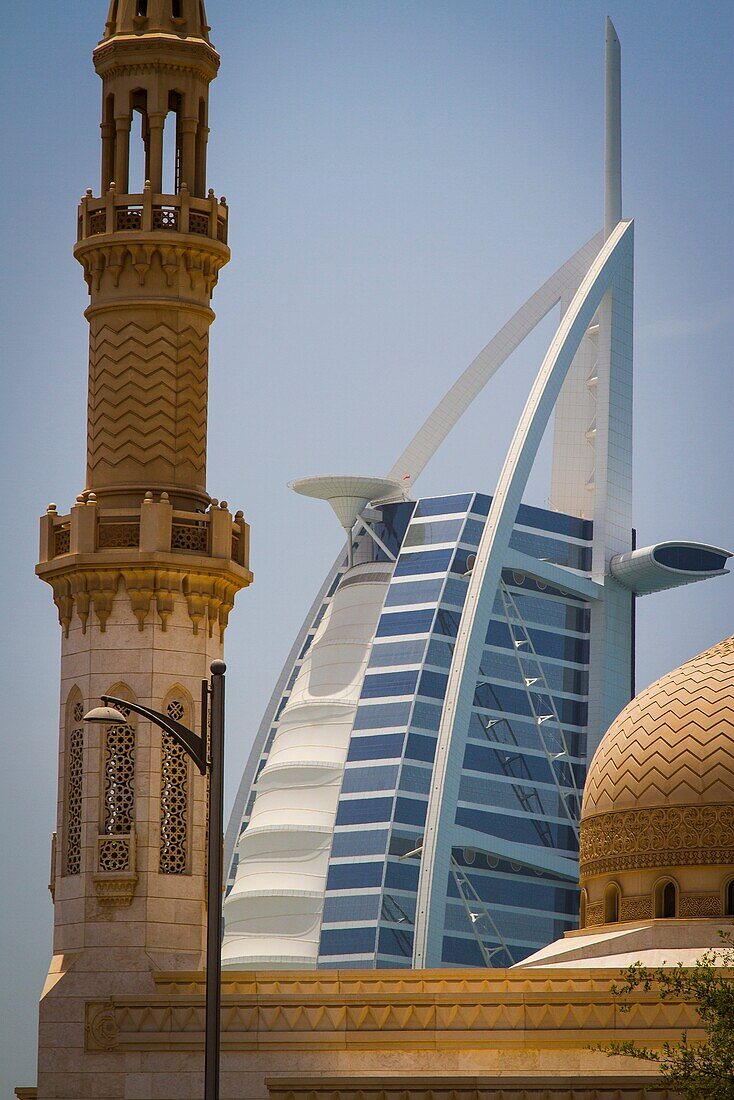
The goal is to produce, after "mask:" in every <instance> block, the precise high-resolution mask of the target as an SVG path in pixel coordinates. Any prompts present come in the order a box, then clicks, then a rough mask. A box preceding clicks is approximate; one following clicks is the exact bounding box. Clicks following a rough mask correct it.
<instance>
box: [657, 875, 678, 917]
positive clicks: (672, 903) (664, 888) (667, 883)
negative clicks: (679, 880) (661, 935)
mask: <svg viewBox="0 0 734 1100" xmlns="http://www.w3.org/2000/svg"><path fill="white" fill-rule="evenodd" d="M655 916H656V917H668V918H670V917H677V916H678V890H677V887H676V885H675V883H674V882H673V880H672V879H663V881H662V882H659V883H658V884H657V886H656V887H655Z"/></svg>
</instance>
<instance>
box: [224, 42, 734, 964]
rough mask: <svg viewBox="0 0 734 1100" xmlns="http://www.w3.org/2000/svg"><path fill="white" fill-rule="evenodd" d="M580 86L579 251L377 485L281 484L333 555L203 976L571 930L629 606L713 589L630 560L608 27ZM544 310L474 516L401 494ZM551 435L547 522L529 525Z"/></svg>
mask: <svg viewBox="0 0 734 1100" xmlns="http://www.w3.org/2000/svg"><path fill="white" fill-rule="evenodd" d="M605 70H606V71H605V168H604V175H605V194H604V226H603V229H602V230H601V231H600V232H599V233H598V234H597V235H596V236H595V237H593V238H592V240H590V241H588V242H587V243H586V244H584V245H583V246H582V247H581V248H579V250H578V251H577V252H575V253H574V254H573V255H572V256H571V257H570V259H568V260H566V261H565V263H563V264H562V265H561V266H560V267H559V268H558V270H557V271H556V272H555V273H554V274H553V275H551V276H550V278H549V279H548V280H547V282H545V283H544V284H543V285H542V286H541V287H540V288H539V289H538V290H536V291H535V293H534V294H532V296H531V297H530V298H529V299H528V300H527V302H525V304H524V305H523V306H522V307H521V308H520V309H519V310H518V311H517V313H515V315H514V316H513V317H512V318H511V319H510V320H509V321H508V322H507V324H506V325H505V326H504V327H503V328H502V329H500V331H499V332H498V333H497V334H496V335H495V336H494V337H493V338H492V339H491V340H490V342H489V343H488V344H487V346H486V347H485V348H484V349H483V350H482V351H481V352H480V353H479V355H478V356H477V357H476V359H475V360H474V361H473V362H472V363H471V364H470V365H469V366H468V367H467V369H466V370H465V371H464V373H463V374H462V375H461V377H460V378H458V379H457V381H456V382H455V383H454V384H453V386H452V387H451V388H450V389H449V391H448V393H447V394H446V396H445V397H444V398H443V400H442V401H441V402H440V403H439V404H438V406H437V407H436V409H435V410H434V411H433V412H432V413H431V415H430V416H429V417H428V420H427V421H426V422H425V424H424V425H423V426H422V427H421V428H420V430H419V431H418V433H417V434H416V435H415V437H414V438H413V439H412V441H411V442H410V443H409V444H408V446H407V447H406V448H405V450H404V451H403V453H402V454H401V455H400V457H399V458H398V459H397V461H396V463H395V465H394V466H393V467H392V469H391V470H390V471H389V472H388V473H387V475H386V476H384V477H378V476H325V477H317V478H307V479H304V480H301V481H296V482H294V483H293V488H294V489H295V490H296V492H299V493H303V494H305V495H307V496H311V497H315V498H319V500H320V501H322V502H323V501H327V502H328V503H329V504H330V505H331V506H332V508H333V510H334V512H335V513H336V515H337V518H338V520H339V522H340V523H341V525H342V527H343V528H344V530H345V531H346V532H347V539H346V545H345V546H344V547H343V548H342V550H341V551H340V553H339V554H338V556H337V559H336V562H335V564H334V566H333V568H332V569H331V571H330V572H329V574H328V576H327V577H326V580H325V581H324V583H323V585H322V587H321V589H320V591H319V593H318V595H317V597H316V599H315V601H314V603H313V605H312V607H311V609H310V611H309V614H308V616H307V618H306V621H305V622H304V624H303V627H302V629H301V632H300V634H299V635H298V637H297V638H296V640H295V642H294V644H293V648H292V650H291V652H290V654H289V656H288V659H287V661H286V664H285V667H284V668H283V671H282V674H281V676H280V679H279V680H278V683H277V684H276V686H275V690H274V692H273V695H272V698H271V700H270V703H269V705H268V707H267V710H266V713H265V715H264V717H263V721H262V724H261V726H260V729H259V732H258V734H257V737H256V740H255V744H254V747H253V750H252V754H251V757H250V760H249V763H248V765H247V769H246V771H245V774H244V776H243V779H242V784H241V787H240V791H239V794H238V797H237V800H236V804H235V806H234V810H233V814H232V818H231V821H230V825H229V828H228V833H227V839H226V858H227V861H228V865H229V881H228V893H227V897H226V899H225V903H224V914H225V935H224V944H223V965H224V966H225V967H231V968H236V969H248V968H251V969H254V968H257V969H269V970H273V969H275V970H277V969H299V968H300V969H315V968H321V967H328V968H333V967H338V968H343V967H392V968H395V967H435V966H451V967H457V966H493V965H496V966H507V965H511V964H513V963H515V962H518V961H519V960H521V959H523V958H525V957H526V956H527V955H529V954H531V952H533V951H535V950H536V949H537V948H539V947H540V946H542V945H544V944H547V943H549V942H550V941H551V940H554V939H557V938H558V937H559V936H561V935H562V934H563V932H564V931H566V930H567V929H569V928H572V927H576V925H577V922H578V912H579V894H578V887H577V882H578V820H579V812H580V807H581V794H582V790H583V785H584V777H585V772H586V765H587V762H588V761H589V760H590V759H591V756H592V755H593V753H594V750H595V748H596V746H597V744H598V743H599V740H600V739H601V737H602V735H603V733H604V732H605V730H606V729H607V727H608V726H609V725H610V723H611V722H612V720H613V719H614V718H615V717H616V715H617V714H618V713H619V711H621V710H622V708H623V707H624V706H625V705H626V704H627V703H628V702H629V700H630V698H631V697H632V695H633V694H634V690H633V668H634V606H635V599H636V598H637V597H639V596H643V595H647V594H651V593H657V592H661V591H664V590H666V589H670V588H674V587H676V586H678V585H682V584H689V583H691V582H693V581H697V580H701V579H705V578H710V577H715V576H718V575H720V574H723V573H726V572H727V570H726V568H725V564H726V560H727V558H728V557H730V554H729V552H728V551H726V550H724V549H721V548H718V547H714V546H709V545H706V544H703V543H699V542H694V541H687V540H685V539H684V540H683V541H676V542H661V543H658V544H656V545H652V546H644V547H636V546H635V538H634V532H633V519H632V469H633V462H632V302H633V234H634V226H633V223H632V221H631V220H630V219H628V218H625V217H623V216H622V192H621V121H620V47H619V40H618V38H617V35H616V33H615V30H614V27H613V26H612V24H611V22H610V21H607V24H606V61H605ZM556 307H558V308H559V313H560V317H559V322H558V327H557V329H556V331H555V334H554V336H553V338H552V340H551V342H550V345H549V347H548V350H547V352H546V354H545V357H544V359H543V361H542V363H541V364H540V368H539V370H538V372H537V376H536V377H535V380H534V382H533V385H532V387H531V390H530V394H529V396H528V399H527V403H526V405H525V408H524V410H523V413H522V415H521V417H520V420H519V422H518V424H517V427H516V429H515V432H514V436H513V439H512V442H511V444H510V447H509V450H508V452H507V455H506V458H505V460H504V465H503V467H502V471H501V474H500V477H499V480H498V482H497V484H496V486H495V487H494V493H493V494H492V495H488V494H487V493H486V492H485V491H482V490H486V489H487V488H488V487H487V486H484V487H482V486H479V487H471V486H470V487H464V490H463V491H459V492H457V493H456V494H454V495H451V496H442V497H431V498H422V497H420V496H418V495H417V494H416V492H415V487H416V484H417V481H418V477H419V475H420V473H421V471H422V470H423V468H424V466H425V465H426V463H427V462H428V461H429V460H430V458H431V457H432V455H433V454H434V453H435V452H436V450H437V448H438V447H439V446H440V445H441V444H442V443H443V441H444V440H445V439H446V437H447V436H448V435H449V433H450V432H451V430H452V428H454V426H455V425H456V424H457V422H458V421H459V419H460V418H461V416H462V414H463V413H464V412H465V411H466V410H467V409H468V407H469V406H470V404H471V403H472V402H473V401H474V399H475V398H476V397H477V395H478V394H479V393H480V392H481V391H482V390H483V388H484V386H485V385H487V383H489V382H490V381H491V380H492V379H493V378H494V375H495V374H496V373H497V372H498V371H499V370H500V368H501V367H502V366H503V364H504V363H505V361H506V360H507V359H508V357H509V356H510V355H511V353H512V352H513V351H514V350H515V349H516V348H517V347H518V346H519V345H520V343H521V342H522V341H523V340H524V339H525V337H526V336H527V335H528V334H529V333H530V332H531V331H532V330H533V329H534V327H535V326H536V325H537V324H538V323H539V322H540V321H541V320H542V319H543V318H544V317H545V316H546V315H547V314H548V313H549V312H550V311H551V310H553V309H555V308H556ZM551 414H555V419H554V425H553V433H554V434H553V457H552V472H551V498H550V507H549V508H548V509H543V508H536V507H530V506H529V505H526V504H523V499H522V498H523V493H524V491H525V487H526V483H527V480H528V475H529V473H530V470H531V467H532V465H533V462H534V459H535V455H536V452H537V450H538V447H539V444H540V441H541V438H542V436H543V433H544V431H545V429H546V426H547V425H548V424H549V421H550V418H551ZM477 490H479V491H477ZM314 507H322V508H325V505H324V504H323V503H320V504H315V505H314ZM335 533H336V525H335ZM683 534H684V535H686V536H688V535H690V534H691V532H684V533H683Z"/></svg>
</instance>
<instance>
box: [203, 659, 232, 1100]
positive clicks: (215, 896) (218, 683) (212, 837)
mask: <svg viewBox="0 0 734 1100" xmlns="http://www.w3.org/2000/svg"><path fill="white" fill-rule="evenodd" d="M226 668H227V666H226V665H225V663H224V661H212V664H211V674H212V679H211V705H210V715H211V720H210V726H209V758H210V764H209V851H208V860H207V866H208V875H209V878H208V885H207V926H206V1036H205V1040H204V1042H205V1047H204V1050H205V1054H204V1100H219V1046H220V1024H221V999H222V956H221V950H222V877H223V867H222V863H223V853H222V829H223V794H224V673H225V671H226ZM202 724H203V717H202Z"/></svg>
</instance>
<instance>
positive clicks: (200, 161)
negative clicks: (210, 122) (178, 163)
mask: <svg viewBox="0 0 734 1100" xmlns="http://www.w3.org/2000/svg"><path fill="white" fill-rule="evenodd" d="M206 141H207V130H206V102H205V100H204V97H203V96H202V97H201V98H200V99H199V121H198V124H197V127H196V164H195V167H194V194H195V195H199V196H200V198H203V197H204V195H205V194H206Z"/></svg>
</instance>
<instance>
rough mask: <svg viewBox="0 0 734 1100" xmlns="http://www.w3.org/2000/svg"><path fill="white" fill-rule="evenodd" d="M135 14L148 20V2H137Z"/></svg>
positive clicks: (140, 0) (143, 0) (141, 0)
mask: <svg viewBox="0 0 734 1100" xmlns="http://www.w3.org/2000/svg"><path fill="white" fill-rule="evenodd" d="M135 14H136V15H138V16H140V18H141V19H147V18H148V0H135Z"/></svg>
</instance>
